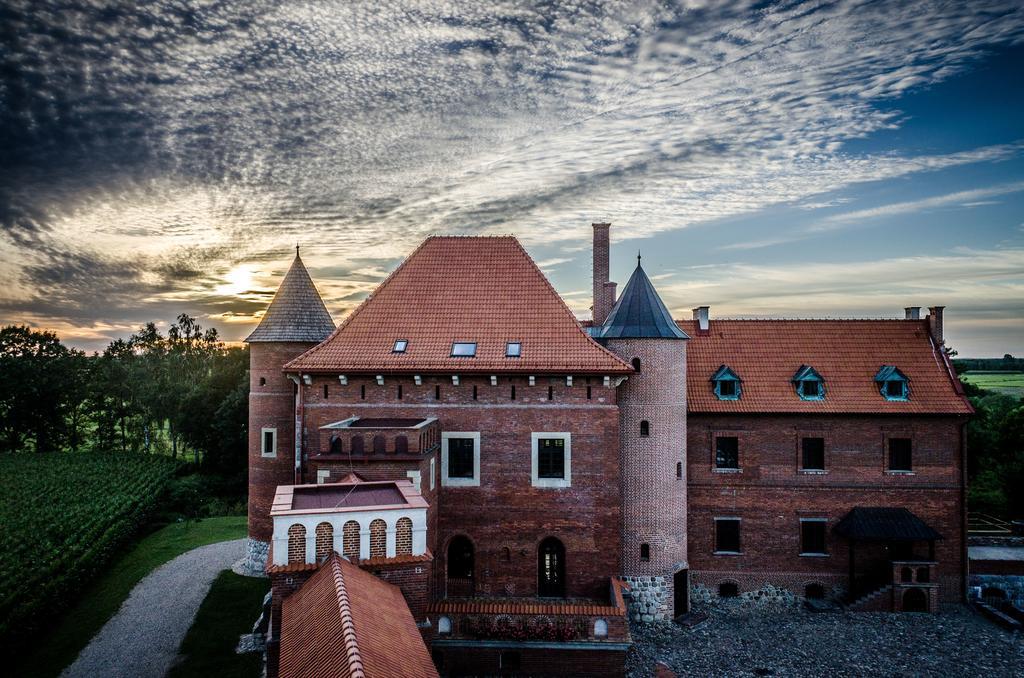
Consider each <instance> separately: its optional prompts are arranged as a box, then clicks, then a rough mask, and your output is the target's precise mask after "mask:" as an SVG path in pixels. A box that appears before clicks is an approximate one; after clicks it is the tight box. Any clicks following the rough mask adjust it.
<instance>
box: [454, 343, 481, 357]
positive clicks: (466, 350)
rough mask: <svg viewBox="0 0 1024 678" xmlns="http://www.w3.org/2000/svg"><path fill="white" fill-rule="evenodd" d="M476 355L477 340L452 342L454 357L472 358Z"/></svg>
mask: <svg viewBox="0 0 1024 678" xmlns="http://www.w3.org/2000/svg"><path fill="white" fill-rule="evenodd" d="M475 355H476V342H466V341H456V342H454V343H453V344H452V357H453V358H472V357H473V356H475Z"/></svg>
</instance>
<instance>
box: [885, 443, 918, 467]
mask: <svg viewBox="0 0 1024 678" xmlns="http://www.w3.org/2000/svg"><path fill="white" fill-rule="evenodd" d="M912 463H913V460H912V454H911V446H910V438H889V470H890V471H913V470H914V468H913V465H912Z"/></svg>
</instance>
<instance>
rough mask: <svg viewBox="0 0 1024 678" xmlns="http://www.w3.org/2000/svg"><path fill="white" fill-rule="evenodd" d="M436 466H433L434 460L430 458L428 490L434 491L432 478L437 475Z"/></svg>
mask: <svg viewBox="0 0 1024 678" xmlns="http://www.w3.org/2000/svg"><path fill="white" fill-rule="evenodd" d="M436 469H437V466H436V464H434V458H433V457H431V458H430V489H434V487H435V485H434V476H435V475H436V474H437V470H436Z"/></svg>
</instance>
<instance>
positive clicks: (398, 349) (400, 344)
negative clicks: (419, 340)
mask: <svg viewBox="0 0 1024 678" xmlns="http://www.w3.org/2000/svg"><path fill="white" fill-rule="evenodd" d="M408 345H409V342H408V340H406V339H396V340H395V346H394V348H392V349H391V352H392V353H405V349H406V347H407V346H408Z"/></svg>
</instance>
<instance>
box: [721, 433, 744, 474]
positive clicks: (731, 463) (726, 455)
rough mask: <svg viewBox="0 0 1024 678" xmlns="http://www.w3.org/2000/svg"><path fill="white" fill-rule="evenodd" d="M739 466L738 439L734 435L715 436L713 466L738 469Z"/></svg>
mask: <svg viewBox="0 0 1024 678" xmlns="http://www.w3.org/2000/svg"><path fill="white" fill-rule="evenodd" d="M739 467H740V440H739V438H737V437H736V436H717V437H716V438H715V468H721V469H738V468H739Z"/></svg>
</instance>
